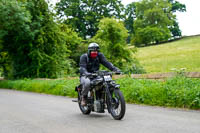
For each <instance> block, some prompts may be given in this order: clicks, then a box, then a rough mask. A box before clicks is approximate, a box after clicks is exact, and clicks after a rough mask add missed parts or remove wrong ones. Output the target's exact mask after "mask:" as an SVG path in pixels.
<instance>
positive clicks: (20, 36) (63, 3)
mask: <svg viewBox="0 0 200 133" xmlns="http://www.w3.org/2000/svg"><path fill="white" fill-rule="evenodd" d="M177 11H181V12H184V11H186V8H185V5H184V4H181V3H179V2H178V1H176V0H142V1H140V2H133V3H131V4H129V5H127V6H126V7H124V6H123V5H122V3H121V1H120V0H99V1H97V0H60V1H59V2H58V3H57V4H56V8H55V10H54V8H52V7H50V6H49V4H48V3H47V1H46V0H9V1H8V0H0V73H1V74H3V76H4V77H8V78H24V77H28V78H36V77H48V78H56V77H63V76H65V75H69V74H74V73H76V74H77V73H78V68H79V58H80V55H81V54H82V53H84V52H86V51H87V45H88V43H89V42H91V41H93V42H98V43H99V44H100V45H101V47H102V49H101V50H102V51H101V52H103V53H104V54H105V55H106V57H107V58H108V60H109V61H111V62H112V63H113V64H114V65H116V66H118V67H119V68H121V69H122V70H123V71H125V72H127V73H142V72H144V70H143V69H141V68H142V67H140V65H139V62H138V61H137V60H136V59H134V58H133V54H135V52H136V50H135V49H134V48H133V49H132V50H130V49H129V48H128V45H127V43H130V40H131V37H132V42H133V43H134V44H135V45H137V46H141V45H142V44H145V45H149V44H152V43H160V42H162V41H166V40H168V39H171V38H175V37H179V36H181V31H180V29H179V26H178V23H177V20H176V16H175V15H174V13H175V12H177ZM55 13H57V14H55ZM56 15H57V16H56ZM59 17H60V18H59ZM114 18H115V19H114Z"/></svg>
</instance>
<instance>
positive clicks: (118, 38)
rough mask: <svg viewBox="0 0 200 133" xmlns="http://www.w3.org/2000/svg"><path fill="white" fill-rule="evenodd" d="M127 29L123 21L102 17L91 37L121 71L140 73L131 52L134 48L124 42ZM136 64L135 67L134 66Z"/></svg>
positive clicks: (140, 70) (133, 51)
mask: <svg viewBox="0 0 200 133" xmlns="http://www.w3.org/2000/svg"><path fill="white" fill-rule="evenodd" d="M127 37H128V31H127V30H126V28H125V27H124V25H123V23H122V22H121V21H120V20H118V19H114V18H104V19H102V20H101V21H100V23H99V30H98V32H97V34H96V36H95V37H94V38H93V39H92V40H95V41H97V42H99V44H100V45H101V50H102V51H103V52H104V53H105V55H106V57H107V58H108V60H109V61H111V62H112V63H113V64H114V65H115V66H117V67H119V68H120V69H122V70H123V72H126V73H128V72H130V73H137V72H139V73H141V72H143V71H142V69H140V68H139V66H138V63H137V61H136V59H134V58H133V54H134V53H135V52H136V49H129V48H128V45H127V43H126V38H127ZM136 64H137V67H136Z"/></svg>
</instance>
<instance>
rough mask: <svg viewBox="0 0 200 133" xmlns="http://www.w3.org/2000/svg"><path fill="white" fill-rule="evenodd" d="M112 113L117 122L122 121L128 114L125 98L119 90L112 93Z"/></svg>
mask: <svg viewBox="0 0 200 133" xmlns="http://www.w3.org/2000/svg"><path fill="white" fill-rule="evenodd" d="M109 106H110V113H111V115H112V117H113V118H114V119H115V120H121V119H122V118H123V117H124V115H125V112H126V103H125V100H124V96H123V94H122V92H121V91H120V90H119V89H116V90H114V91H113V93H112V103H111V104H109Z"/></svg>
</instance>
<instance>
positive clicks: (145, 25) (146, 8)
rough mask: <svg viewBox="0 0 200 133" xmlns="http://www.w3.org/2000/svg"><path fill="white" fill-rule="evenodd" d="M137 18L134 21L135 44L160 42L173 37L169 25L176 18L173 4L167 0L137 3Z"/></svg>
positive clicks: (147, 0) (149, 0)
mask: <svg viewBox="0 0 200 133" xmlns="http://www.w3.org/2000/svg"><path fill="white" fill-rule="evenodd" d="M136 18H137V19H136V20H135V22H134V29H135V34H134V38H133V43H134V44H135V45H141V44H145V45H148V44H151V43H160V42H162V41H167V40H168V39H169V38H170V37H171V32H170V30H169V28H168V27H170V26H172V24H173V23H172V20H171V18H173V19H174V16H173V14H172V13H171V4H170V3H169V2H168V1H167V0H143V1H141V2H138V3H136Z"/></svg>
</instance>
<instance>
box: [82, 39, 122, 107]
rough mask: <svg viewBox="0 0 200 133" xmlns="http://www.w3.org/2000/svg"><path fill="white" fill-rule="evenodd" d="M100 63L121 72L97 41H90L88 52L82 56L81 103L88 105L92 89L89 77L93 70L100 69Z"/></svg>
mask: <svg viewBox="0 0 200 133" xmlns="http://www.w3.org/2000/svg"><path fill="white" fill-rule="evenodd" d="M100 64H103V65H104V66H105V67H107V68H108V69H109V70H111V71H114V72H118V73H120V70H119V69H118V68H117V67H115V66H114V65H113V64H112V63H110V62H108V61H107V60H106V58H105V56H104V55H103V54H102V53H101V52H99V45H98V44H97V43H90V44H89V46H88V52H87V53H85V54H83V55H82V56H81V57H80V83H81V84H82V87H83V88H82V97H81V98H82V100H81V105H82V106H85V105H86V97H87V94H88V91H89V90H90V85H91V80H90V79H89V78H88V77H87V75H90V74H91V73H93V72H96V71H98V70H99V67H100Z"/></svg>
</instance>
